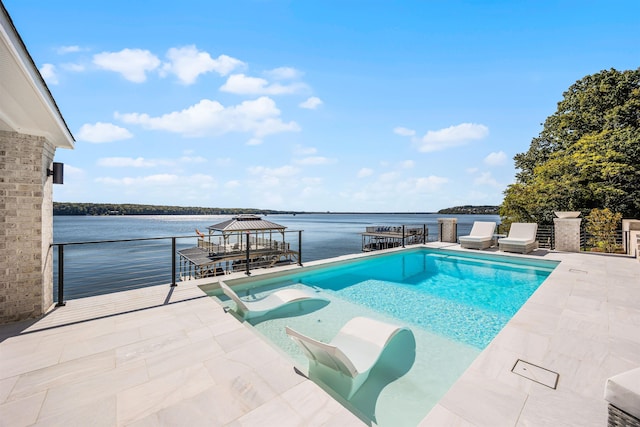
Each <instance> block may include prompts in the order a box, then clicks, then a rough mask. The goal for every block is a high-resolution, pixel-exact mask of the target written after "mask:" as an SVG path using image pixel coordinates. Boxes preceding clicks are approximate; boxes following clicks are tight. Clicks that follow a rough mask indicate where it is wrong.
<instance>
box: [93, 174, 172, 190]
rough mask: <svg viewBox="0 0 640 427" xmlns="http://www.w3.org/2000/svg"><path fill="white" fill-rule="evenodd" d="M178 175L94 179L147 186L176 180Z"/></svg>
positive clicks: (111, 182) (109, 183) (122, 184)
mask: <svg viewBox="0 0 640 427" xmlns="http://www.w3.org/2000/svg"><path fill="white" fill-rule="evenodd" d="M179 179H180V177H179V176H178V175H173V174H168V173H164V174H157V175H149V176H142V177H134V178H132V177H124V178H112V177H98V178H96V181H97V182H99V183H102V184H107V185H119V186H124V187H129V186H149V185H157V184H163V185H166V184H172V183H175V182H178V180H179Z"/></svg>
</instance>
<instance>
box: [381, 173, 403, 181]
mask: <svg viewBox="0 0 640 427" xmlns="http://www.w3.org/2000/svg"><path fill="white" fill-rule="evenodd" d="M398 177H399V175H398V172H385V173H383V174H381V175H380V178H379V179H380V181H381V182H391V181H395V180H396V178H398Z"/></svg>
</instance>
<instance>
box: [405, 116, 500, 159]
mask: <svg viewBox="0 0 640 427" xmlns="http://www.w3.org/2000/svg"><path fill="white" fill-rule="evenodd" d="M488 134H489V128H487V127H486V126H484V125H480V124H475V123H462V124H459V125H456V126H450V127H448V128H445V129H440V130H436V131H432V130H430V131H428V132H427V133H426V134H425V135H424V136H423V137H422V139H420V140H419V141H417V144H418V150H419V151H422V152H423V153H429V152H432V151H439V150H445V149H447V148H450V147H455V146H458V145H463V144H466V143H467V142H468V141H472V140H478V139H483V138H485V137H486V136H487V135H488Z"/></svg>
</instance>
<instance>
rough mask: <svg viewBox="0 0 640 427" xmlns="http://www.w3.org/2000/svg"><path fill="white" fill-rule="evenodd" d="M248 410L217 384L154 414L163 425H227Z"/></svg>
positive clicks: (159, 423)
mask: <svg viewBox="0 0 640 427" xmlns="http://www.w3.org/2000/svg"><path fill="white" fill-rule="evenodd" d="M247 410H248V408H246V407H245V406H244V405H243V403H242V402H240V401H237V400H234V399H230V398H229V396H228V393H227V391H226V389H225V388H223V387H220V386H217V385H216V386H213V387H210V388H209V389H207V390H205V391H204V392H202V393H200V394H197V395H195V396H193V397H191V398H189V399H184V400H182V401H180V402H177V403H175V404H173V405H171V406H169V407H167V408H163V409H161V410H160V411H158V412H156V413H155V414H153V415H154V417H155V418H156V419H157V421H158V424H157V425H161V426H183V425H184V426H190V427H192V426H196V427H197V426H203V427H205V426H207V427H209V426H224V425H227V424H228V423H230V422H232V421H233V420H235V419H237V418H239V417H241V416H242V415H244V414H245V413H246V412H247ZM136 425H137V424H136Z"/></svg>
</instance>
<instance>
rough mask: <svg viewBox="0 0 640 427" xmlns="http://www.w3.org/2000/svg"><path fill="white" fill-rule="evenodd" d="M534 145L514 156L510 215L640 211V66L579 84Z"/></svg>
mask: <svg viewBox="0 0 640 427" xmlns="http://www.w3.org/2000/svg"><path fill="white" fill-rule="evenodd" d="M563 95H564V98H563V99H562V101H560V102H559V103H558V109H557V111H556V112H555V113H554V114H553V115H551V116H549V117H548V118H547V119H546V120H545V123H544V126H543V129H542V131H541V132H540V134H539V135H538V136H537V137H535V138H533V140H532V141H531V145H530V147H529V150H528V151H527V152H526V153H520V154H517V155H516V156H515V157H514V160H515V166H516V168H518V169H519V172H518V173H517V175H516V182H515V183H514V184H512V185H510V186H509V187H507V189H506V190H505V198H504V201H503V203H502V205H501V207H500V215H501V216H502V217H503V221H504V222H513V221H536V222H539V223H550V222H551V221H552V218H553V212H554V211H560V210H562V211H563V210H572V211H574V210H578V211H582V212H583V213H584V214H586V213H588V212H589V211H590V210H591V209H593V208H609V209H611V210H612V211H614V212H620V213H622V214H623V215H624V217H630V218H637V217H640V184H639V183H640V68H638V69H636V70H630V71H622V72H620V71H617V70H615V69H611V70H604V71H601V72H599V73H597V74H594V75H591V76H587V77H584V78H583V79H581V80H579V81H577V82H576V83H575V84H573V85H572V86H571V87H570V88H569V89H568V90H567V91H566V92H565V93H564V94H563Z"/></svg>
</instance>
